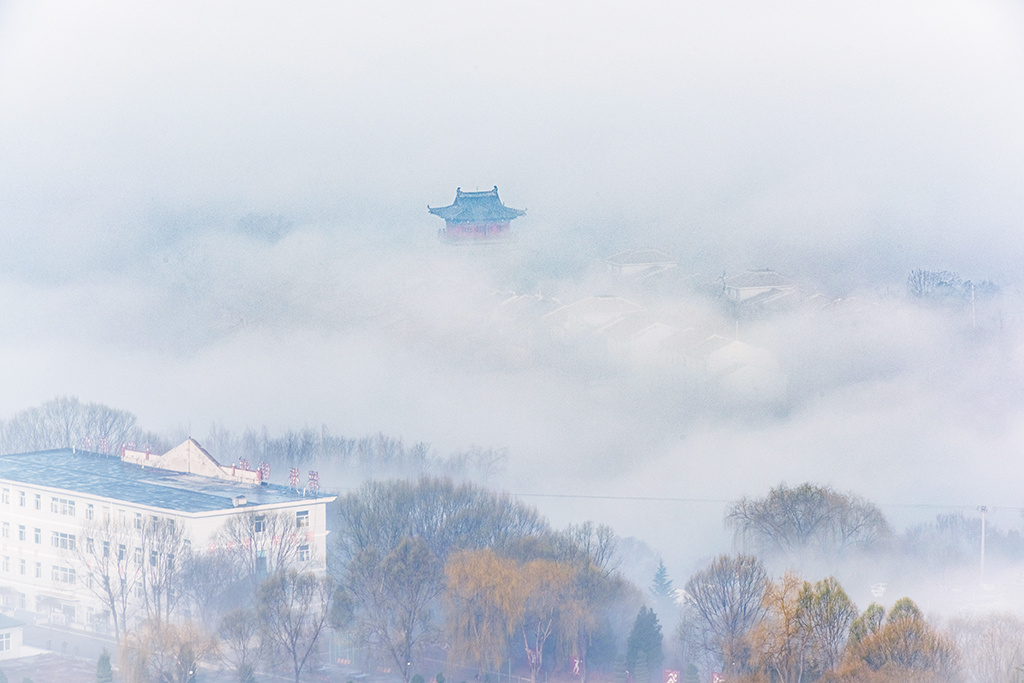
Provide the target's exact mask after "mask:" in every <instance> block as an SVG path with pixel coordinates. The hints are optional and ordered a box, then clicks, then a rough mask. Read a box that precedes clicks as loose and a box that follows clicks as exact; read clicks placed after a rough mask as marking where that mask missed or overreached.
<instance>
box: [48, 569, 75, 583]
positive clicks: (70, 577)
mask: <svg viewBox="0 0 1024 683" xmlns="http://www.w3.org/2000/svg"><path fill="white" fill-rule="evenodd" d="M53 580H54V581H56V582H57V583H74V582H75V570H74V569H71V568H70V567H58V566H56V565H54V567H53Z"/></svg>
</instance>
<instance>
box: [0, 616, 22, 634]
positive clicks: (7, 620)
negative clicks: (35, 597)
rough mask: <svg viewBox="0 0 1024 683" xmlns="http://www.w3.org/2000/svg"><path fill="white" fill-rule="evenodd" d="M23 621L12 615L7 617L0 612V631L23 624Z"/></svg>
mask: <svg viewBox="0 0 1024 683" xmlns="http://www.w3.org/2000/svg"><path fill="white" fill-rule="evenodd" d="M24 625H25V622H24V621H18V620H17V619H15V618H14V617H9V616H7V615H6V614H0V631H2V630H6V629H9V628H17V627H18V626H24Z"/></svg>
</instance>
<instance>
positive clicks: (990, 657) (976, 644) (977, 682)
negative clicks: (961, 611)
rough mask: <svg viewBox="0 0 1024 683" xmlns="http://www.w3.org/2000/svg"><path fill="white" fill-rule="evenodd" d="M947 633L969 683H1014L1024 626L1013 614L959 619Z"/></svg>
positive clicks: (1022, 662)
mask: <svg viewBox="0 0 1024 683" xmlns="http://www.w3.org/2000/svg"><path fill="white" fill-rule="evenodd" d="M950 631H951V632H952V633H953V637H954V638H955V640H956V643H957V645H958V646H959V647H960V651H961V652H962V653H963V663H964V672H965V673H966V674H967V680H969V681H970V682H971V683H1017V682H1018V681H1019V680H1020V673H1021V670H1022V669H1024V622H1022V621H1021V619H1020V617H1018V616H1015V615H1013V614H986V615H984V616H974V617H960V618H958V619H955V620H953V622H952V623H951V624H950Z"/></svg>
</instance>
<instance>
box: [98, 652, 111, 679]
mask: <svg viewBox="0 0 1024 683" xmlns="http://www.w3.org/2000/svg"><path fill="white" fill-rule="evenodd" d="M113 680H114V670H113V668H111V666H110V653H109V652H107V648H103V652H102V653H100V658H99V660H98V661H97V662H96V683H113Z"/></svg>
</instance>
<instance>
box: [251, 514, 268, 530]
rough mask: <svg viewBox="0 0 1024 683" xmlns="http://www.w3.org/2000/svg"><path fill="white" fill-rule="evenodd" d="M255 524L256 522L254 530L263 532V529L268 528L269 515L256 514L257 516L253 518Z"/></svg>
mask: <svg viewBox="0 0 1024 683" xmlns="http://www.w3.org/2000/svg"><path fill="white" fill-rule="evenodd" d="M253 524H254V530H255V531H256V533H258V534H262V533H263V530H264V529H266V527H267V516H266V515H256V518H255V519H254V520H253Z"/></svg>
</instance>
